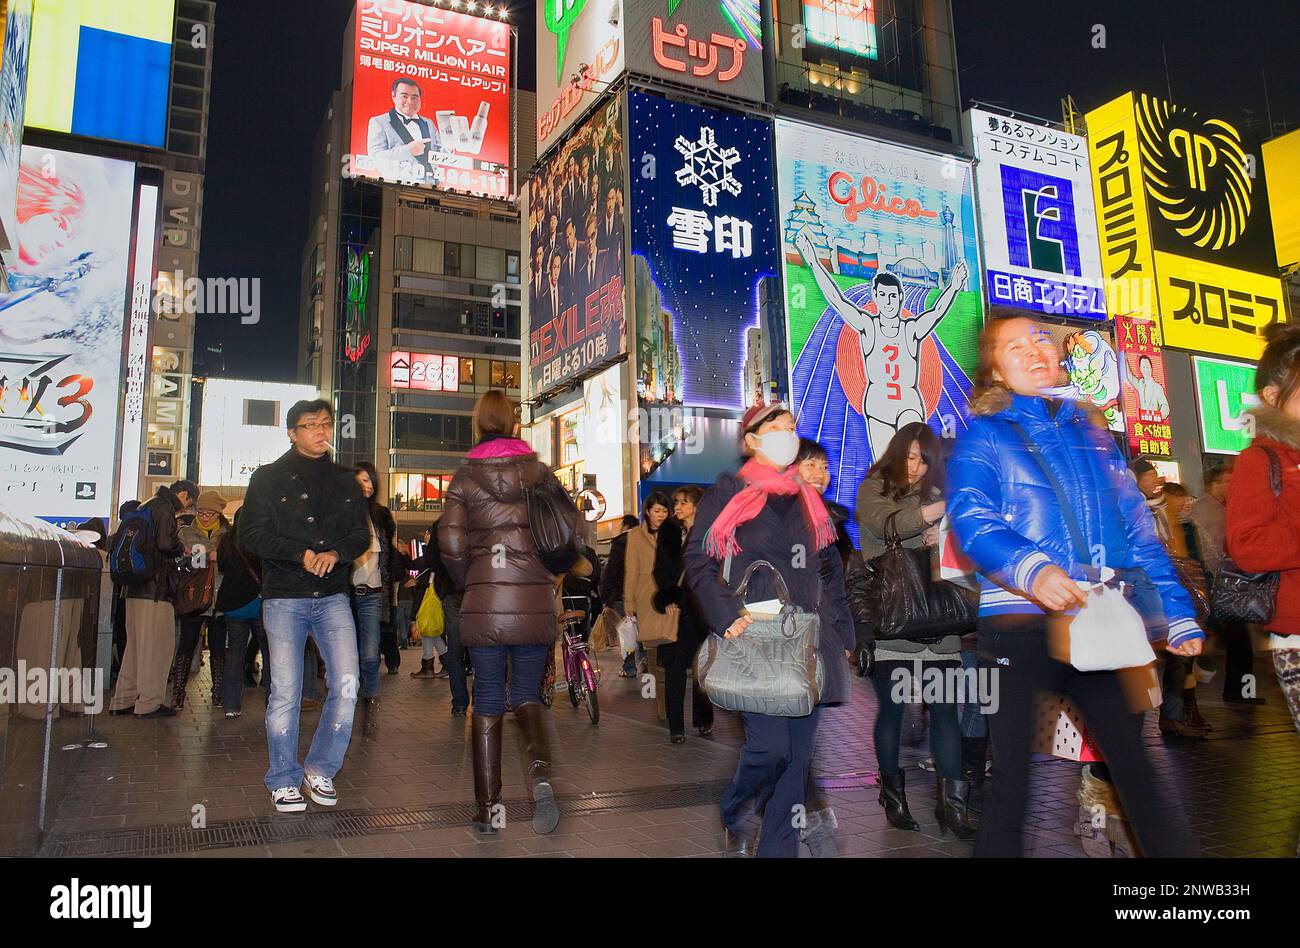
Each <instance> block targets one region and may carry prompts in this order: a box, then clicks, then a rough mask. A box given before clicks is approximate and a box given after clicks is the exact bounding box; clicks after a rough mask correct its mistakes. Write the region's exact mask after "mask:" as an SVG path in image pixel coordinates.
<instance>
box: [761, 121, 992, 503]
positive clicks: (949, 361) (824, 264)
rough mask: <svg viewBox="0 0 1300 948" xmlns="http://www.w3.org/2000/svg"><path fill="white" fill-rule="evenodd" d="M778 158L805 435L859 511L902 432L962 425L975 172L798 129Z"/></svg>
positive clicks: (795, 389) (974, 266)
mask: <svg viewBox="0 0 1300 948" xmlns="http://www.w3.org/2000/svg"><path fill="white" fill-rule="evenodd" d="M776 154H777V191H778V196H779V200H780V221H779V224H780V227H781V234H782V247H783V250H784V254H785V300H786V315H787V318H788V321H789V335H788V339H789V346H790V365H791V367H792V369H791V392H792V396H793V400H794V408H795V413H796V415H797V416H798V418H799V433H800V434H801V435H804V436H806V437H809V438H814V439H816V440H817V441H819V442H821V444H822V445H824V446H825V448H826V450H827V454H828V455H829V460H830V470H831V487H830V492H829V496H831V498H832V499H833V500H836V501H838V502H839V503H841V504H844V505H845V506H847V507H849V508H850V509H851V508H852V507H853V506H854V504H855V499H856V494H857V489H858V485H859V484H860V483H861V481H862V478H863V477H864V476H865V474H866V472H867V468H869V467H870V466H871V463H872V461H873V460H875V459H876V458H878V457H880V456H881V454H882V452H884V450H885V448H886V447H887V446H888V444H889V442H890V440H891V439H892V438H893V436H894V434H895V432H896V431H897V430H898V429H899V428H900V427H902V426H903V425H906V424H908V423H910V422H914V421H925V422H928V423H929V424H931V425H932V426H934V427H935V428H937V429H942V430H944V431H945V432H947V433H949V434H956V433H957V432H958V431H960V430H961V429H963V428H964V427H965V424H966V421H965V411H966V402H967V400H968V397H969V393H970V384H971V383H970V379H971V376H972V375H973V374H974V371H975V363H976V350H977V346H978V337H979V331H980V327H981V325H982V323H983V304H982V299H981V293H980V291H979V282H978V281H979V276H978V274H979V252H978V248H977V242H976V237H975V199H974V185H973V183H972V180H971V168H970V165H969V164H968V163H966V162H962V161H958V160H955V159H953V158H951V157H945V156H939V155H933V154H928V153H926V152H922V151H917V150H913V149H910V148H904V147H902V146H898V145H892V144H887V143H885V142H879V141H873V140H871V139H864V138H860V137H857V136H853V135H849V134H846V133H843V132H834V131H829V130H826V129H818V128H813V127H811V126H807V125H801V124H797V123H794V122H787V121H778V122H777V123H776ZM855 529H856V528H855Z"/></svg>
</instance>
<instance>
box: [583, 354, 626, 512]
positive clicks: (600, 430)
mask: <svg viewBox="0 0 1300 948" xmlns="http://www.w3.org/2000/svg"><path fill="white" fill-rule="evenodd" d="M627 414H628V410H627V399H626V398H625V397H624V394H623V367H622V366H619V365H612V366H610V367H609V368H608V369H606V370H605V371H604V372H601V373H599V374H597V375H593V376H592V377H591V378H589V379H587V380H586V381H585V382H583V383H582V425H583V428H584V433H583V434H584V436H583V439H582V443H583V456H582V473H583V475H584V476H586V475H593V476H594V477H595V479H596V490H598V491H600V493H601V494H602V495H603V496H604V498H605V514H606V516H604V518H603V519H612V518H616V517H621V516H622V515H623V502H624V493H623V463H624V457H625V453H626V450H627V424H626V418H627ZM581 483H582V482H581V481H579V485H581Z"/></svg>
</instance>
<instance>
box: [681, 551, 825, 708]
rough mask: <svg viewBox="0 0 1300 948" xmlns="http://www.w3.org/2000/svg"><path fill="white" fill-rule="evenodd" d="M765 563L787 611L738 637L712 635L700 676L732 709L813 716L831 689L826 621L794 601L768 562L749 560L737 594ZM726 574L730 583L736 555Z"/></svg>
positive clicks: (713, 697) (700, 660) (701, 657)
mask: <svg viewBox="0 0 1300 948" xmlns="http://www.w3.org/2000/svg"><path fill="white" fill-rule="evenodd" d="M760 566H765V567H767V568H768V569H770V570H771V571H772V575H773V577H774V578H775V586H776V594H777V598H778V599H779V600H780V602H781V611H780V613H778V614H777V616H776V617H775V618H772V619H760V618H755V619H754V621H753V622H751V623H750V625H749V627H748V628H746V629H745V631H744V632H743V633H741V634H740V635H738V636H736V637H735V638H733V639H724V638H723V637H722V636H720V635H707V636H705V638H704V644H702V645H701V646H700V651H699V654H698V655H696V658H695V680H696V681H698V682H699V683H700V686H701V687H703V688H704V690H705V691H706V692H707V693H708V695H709V700H710V701H712V702H713V703H714V704H715V705H717V706H718V707H719V708H723V709H724V710H727V711H744V712H747V713H749V714H768V715H773V716H775V717H783V718H801V717H803V716H805V715H808V714H811V713H812V710H813V708H814V707H815V706H816V705H817V702H818V701H819V700H820V699H821V694H822V691H823V689H824V688H825V687H826V669H825V668H823V667H822V663H821V661H820V660H819V658H818V655H817V642H818V638H819V636H820V632H821V620H820V618H819V616H818V615H817V612H816V610H814V611H813V612H804V611H803V610H802V609H800V608H799V607H798V606H796V605H795V604H794V603H793V602H791V601H790V591H789V588H788V587H787V586H786V584H785V578H784V577H782V576H781V574H780V572H779V571H778V570H777V568H776V567H775V566H773V565H772V564H771V563H769V562H768V561H767V560H757V561H755V562H753V563H750V564H749V568H748V569H746V570H745V575H744V576H743V577H742V578H741V580H740V586H739V587H738V588H737V589H736V594H737V595H739V596H744V594H745V590H746V589H747V588H748V587H749V579H750V577H751V576H752V575H753V573H754V570H756V569H758V568H759V567H760ZM722 578H723V581H724V582H728V583H730V578H731V558H730V557H728V558H727V562H726V565H725V566H724V567H723V573H722Z"/></svg>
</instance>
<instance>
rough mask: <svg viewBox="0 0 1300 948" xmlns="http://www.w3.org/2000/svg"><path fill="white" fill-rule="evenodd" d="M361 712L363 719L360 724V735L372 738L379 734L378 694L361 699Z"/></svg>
mask: <svg viewBox="0 0 1300 948" xmlns="http://www.w3.org/2000/svg"><path fill="white" fill-rule="evenodd" d="M361 713H362V714H363V715H365V721H364V723H363V724H362V725H361V736H362V737H364V738H373V737H377V736H378V735H379V696H378V695H376V696H375V697H373V698H362V699H361Z"/></svg>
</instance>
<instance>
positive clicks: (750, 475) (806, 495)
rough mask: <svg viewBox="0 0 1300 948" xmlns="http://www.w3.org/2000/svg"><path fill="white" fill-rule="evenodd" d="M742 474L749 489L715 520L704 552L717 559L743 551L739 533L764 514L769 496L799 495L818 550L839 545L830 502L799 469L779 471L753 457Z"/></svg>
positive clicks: (742, 490) (736, 497)
mask: <svg viewBox="0 0 1300 948" xmlns="http://www.w3.org/2000/svg"><path fill="white" fill-rule="evenodd" d="M739 473H740V478H741V480H743V481H744V482H745V486H744V487H743V488H741V490H740V492H739V493H738V494H736V496H734V497H732V498H731V500H729V501H727V506H725V507H723V508H722V513H720V514H718V519H717V520H715V521H713V526H712V527H710V528H709V532H708V533H707V534H705V537H704V551H705V552H706V553H708V554H709V555H710V556H712V557H713V558H714V559H718V560H720V559H724V558H725V557H726V556H727V554H728V553H730V554H731V555H732V556H734V555H735V554H737V553H739V552H740V543H739V542H738V541H737V540H736V531H737V530H739V529H740V527H741V525H742V524H745V523H748V522H749V521H751V520H753V519H754V518H755V517H757V516H758V515H759V514H760V513H762V512H763V508H764V507H765V506H766V505H767V498H768V495H769V494H777V495H780V496H787V497H788V496H789V495H791V494H798V495H799V497H800V500H801V501H802V502H803V512H804V518H805V519H806V520H807V521H808V525H809V527H811V528H812V531H813V539H814V542H815V544H816V548H817V549H819V550H820V549H823V548H825V547H828V546H830V545H831V544H832V543H834V542H835V525H834V524H833V523H832V522H831V515H830V512H829V511H827V509H826V502H825V501H824V500H823V499H822V495H821V494H820V493H819V492H818V491H817V488H815V487H813V486H812V485H811V484H806V483H804V481H803V480H802V479H801V478H800V477H799V474H798V469H797V468H795V467H793V466H792V467H788V468H786V469H785V470H784V471H778V470H777V469H776V468H774V467H770V466H769V465H767V464H764V463H763V462H761V461H759V460H757V459H756V458H750V459H749V460H748V461H746V462H745V463H744V465H743V466H742V467H741V469H740V472H739Z"/></svg>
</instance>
